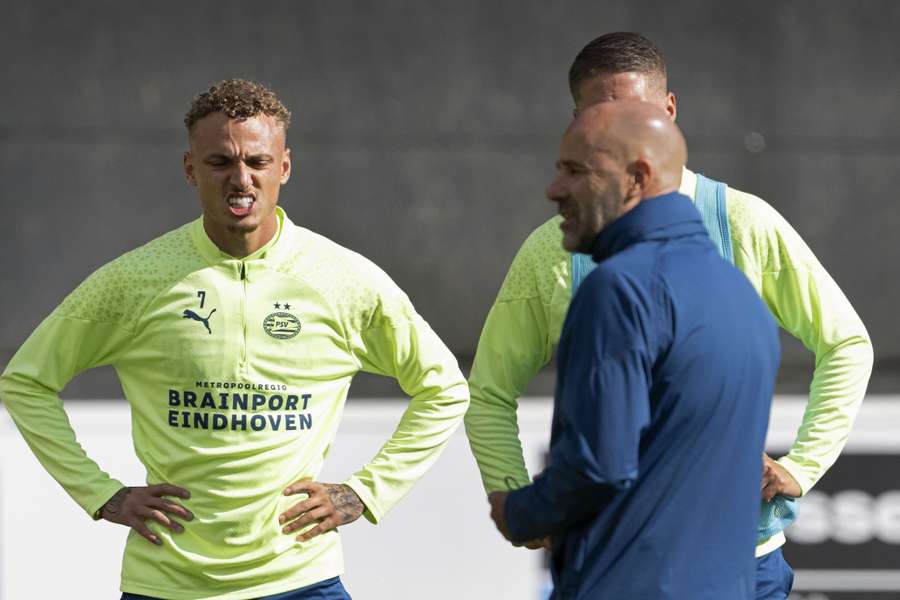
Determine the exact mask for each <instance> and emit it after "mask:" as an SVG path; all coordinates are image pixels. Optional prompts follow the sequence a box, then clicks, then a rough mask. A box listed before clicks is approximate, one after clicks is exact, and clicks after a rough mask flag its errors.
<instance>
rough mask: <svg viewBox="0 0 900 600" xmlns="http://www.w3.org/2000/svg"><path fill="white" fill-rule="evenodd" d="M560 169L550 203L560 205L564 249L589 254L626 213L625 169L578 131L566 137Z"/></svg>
mask: <svg viewBox="0 0 900 600" xmlns="http://www.w3.org/2000/svg"><path fill="white" fill-rule="evenodd" d="M556 167H557V175H556V179H554V181H553V183H551V184H550V186H549V187H548V188H547V199H548V200H550V201H551V202H555V203H556V205H557V210H558V211H559V214H560V215H561V216H562V217H563V221H562V223H560V226H559V228H560V229H561V230H562V232H563V241H562V245H563V248H565V249H566V250H567V251H569V252H582V253H585V254H589V253H590V249H591V244H592V243H593V241H594V238H596V237H597V234H598V233H600V230H602V229H603V228H604V227H606V226H607V225H609V224H610V223H611V222H613V221H615V220H616V219H617V218H619V217H620V216H621V215H622V213H623V200H624V198H625V193H624V190H625V183H626V181H625V179H626V177H627V174H626V172H625V168H624V165H622V164H621V163H620V162H619V160H617V159H616V158H615V157H613V156H612V155H611V154H608V153H605V152H599V151H597V150H595V149H593V148H591V147H590V145H589V144H588V143H587V140H586V139H585V138H584V136H583V134H581V133H580V132H578V131H577V130H576V131H569V132H567V133H566V135H565V136H564V137H563V141H562V144H561V146H560V158H559V160H558V161H557V162H556Z"/></svg>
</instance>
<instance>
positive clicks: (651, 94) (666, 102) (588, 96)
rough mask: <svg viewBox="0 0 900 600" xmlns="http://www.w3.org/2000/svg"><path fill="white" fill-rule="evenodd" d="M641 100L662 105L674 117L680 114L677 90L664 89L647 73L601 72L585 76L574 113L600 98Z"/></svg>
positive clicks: (597, 102)
mask: <svg viewBox="0 0 900 600" xmlns="http://www.w3.org/2000/svg"><path fill="white" fill-rule="evenodd" d="M616 100H639V101H641V102H647V103H649V104H655V105H656V106H658V107H660V108H661V109H663V110H664V111H666V113H668V115H669V118H671V119H672V120H673V121H674V120H675V117H676V115H677V111H676V105H675V94H673V93H672V92H663V91H661V90H660V89H659V88H657V87H655V86H654V85H653V82H651V81H650V78H649V77H647V75H645V74H644V73H638V72H634V71H628V72H624V73H600V74H599V75H596V76H594V77H591V78H590V79H587V80H585V81H584V82H583V83H582V84H581V86H579V88H578V98H577V99H576V100H575V111H574V114H575V115H576V116H577V115H578V113H579V112H580V111H582V110H584V109H585V108H586V107H588V106H591V105H593V104H599V103H600V102H615V101H616Z"/></svg>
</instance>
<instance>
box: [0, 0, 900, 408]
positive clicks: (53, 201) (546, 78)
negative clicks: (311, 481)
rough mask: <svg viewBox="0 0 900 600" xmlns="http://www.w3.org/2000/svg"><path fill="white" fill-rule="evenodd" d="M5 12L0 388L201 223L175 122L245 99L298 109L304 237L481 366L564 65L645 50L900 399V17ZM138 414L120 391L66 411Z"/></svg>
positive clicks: (712, 12)
mask: <svg viewBox="0 0 900 600" xmlns="http://www.w3.org/2000/svg"><path fill="white" fill-rule="evenodd" d="M0 7H2V13H3V15H4V17H3V21H2V25H0V53H2V56H3V57H4V60H3V61H2V64H0V74H2V78H0V81H2V82H3V83H4V86H3V88H4V89H3V94H2V100H0V103H2V107H3V110H2V111H0V178H2V185H0V203H2V208H3V215H2V219H0V276H2V290H3V293H2V294H0V314H2V320H0V366H3V365H5V364H6V362H7V361H8V360H9V358H10V357H11V356H12V354H13V353H14V352H15V350H16V348H17V347H18V346H19V345H20V344H21V343H22V341H24V339H25V338H26V337H27V335H28V334H29V332H30V331H31V330H32V329H33V328H34V327H35V326H36V325H37V324H38V323H39V322H40V320H41V319H42V318H43V317H44V316H45V315H46V314H47V313H49V312H50V311H51V310H52V309H53V307H55V306H56V305H57V304H58V303H59V302H60V300H61V299H62V298H63V297H64V296H65V294H66V293H67V292H68V291H70V290H71V289H72V288H73V287H74V286H75V285H77V284H78V282H80V281H81V280H82V279H83V278H84V277H86V276H87V275H88V274H89V273H90V272H92V271H93V270H94V269H96V268H97V267H99V266H100V265H101V264H103V263H105V262H107V261H109V260H111V259H112V258H114V257H116V256H118V255H119V254H121V253H122V252H124V251H126V250H128V249H130V248H133V247H135V246H137V245H140V244H142V243H144V242H146V241H149V240H150V239H152V238H154V237H156V236H158V235H160V234H162V233H164V232H165V231H168V230H170V229H172V228H174V227H177V226H179V225H181V224H182V223H184V222H186V221H188V220H191V219H193V218H195V217H196V216H197V215H198V214H199V206H198V203H197V200H196V198H195V195H194V190H193V189H192V188H189V187H188V186H187V185H186V184H185V182H184V177H183V175H182V173H181V157H182V152H183V150H184V149H185V148H186V136H185V131H184V127H183V125H182V118H183V115H184V113H185V111H186V110H187V107H188V104H189V103H190V101H191V98H192V97H193V96H194V95H195V94H196V93H198V92H200V91H202V90H204V89H205V88H206V87H207V86H208V85H209V84H210V83H211V82H214V81H216V80H219V79H222V78H225V77H230V76H240V77H245V78H251V79H256V80H259V81H262V82H265V83H268V84H269V85H271V86H272V87H273V88H274V90H275V91H276V92H277V93H278V94H279V95H280V97H281V98H282V100H283V101H284V102H285V103H286V104H287V105H288V106H289V107H290V108H291V109H292V110H293V113H294V124H293V125H292V128H291V131H290V136H289V145H290V146H291V147H292V149H293V157H294V175H293V177H292V179H291V181H290V183H289V185H288V186H287V187H286V188H285V189H283V191H282V196H281V203H282V205H283V206H284V207H285V208H286V209H287V211H288V213H289V214H290V216H291V217H292V219H293V220H294V221H295V222H297V223H299V224H302V225H304V226H306V227H309V228H311V229H313V230H315V231H318V232H320V233H323V234H325V235H326V236H329V237H331V238H332V239H334V240H336V241H337V242H339V243H341V244H343V245H345V246H348V247H350V248H352V249H354V250H356V251H358V252H361V253H362V254H364V255H365V256H368V257H369V258H371V259H372V260H374V261H375V262H376V263H378V264H379V265H381V266H382V267H383V268H384V269H385V270H386V271H387V272H388V273H389V274H390V275H391V276H392V277H393V278H394V279H395V280H396V281H397V282H398V283H399V284H400V285H401V287H403V288H404V289H405V290H406V291H407V292H408V293H409V295H410V296H411V297H412V299H413V301H414V303H415V304H416V306H417V308H418V309H419V311H420V312H421V313H422V314H423V315H424V316H425V317H426V319H428V321H429V322H430V323H431V324H432V325H433V327H434V328H435V329H436V330H437V332H438V333H439V334H440V335H441V336H442V337H443V338H444V340H445V341H446V342H447V343H448V345H449V346H450V347H451V348H452V349H453V351H454V352H455V353H456V354H457V356H458V357H459V359H460V361H461V362H462V363H463V364H464V365H465V364H466V363H468V362H469V361H470V360H471V358H472V355H473V354H474V350H475V344H476V341H477V339H478V334H479V332H480V329H481V325H482V322H483V320H484V317H485V315H486V313H487V310H488V308H489V306H490V304H491V302H492V301H493V298H494V295H495V294H496V291H497V289H498V287H499V285H500V283H501V281H502V278H503V275H504V273H505V272H506V269H507V267H508V265H509V262H510V260H511V259H512V257H513V255H514V253H515V251H516V250H517V248H518V247H519V245H520V244H521V242H522V241H523V240H524V238H525V237H526V235H527V234H528V233H529V232H530V231H531V230H532V229H533V228H534V227H535V226H537V225H539V224H540V223H542V222H543V221H544V220H545V219H547V218H548V217H550V216H551V215H552V214H553V210H554V209H553V206H552V205H551V204H550V203H548V202H546V201H545V200H544V199H543V191H544V189H545V187H546V185H547V184H548V183H549V182H550V180H551V179H552V177H553V175H554V167H553V162H554V160H555V158H556V151H557V147H558V141H559V138H560V135H561V133H562V131H563V129H564V128H565V126H566V125H567V123H568V122H569V121H570V118H571V110H572V101H571V99H570V97H569V94H568V87H567V82H566V74H567V71H568V67H569V65H570V63H571V61H572V59H573V58H574V56H575V54H576V53H577V52H578V51H579V50H580V49H581V48H582V46H583V45H584V44H585V43H587V42H588V41H589V40H590V39H592V38H593V37H595V36H597V35H599V34H602V33H605V32H609V31H615V30H637V31H640V32H642V33H644V34H646V35H648V36H649V37H650V38H651V39H653V40H654V41H655V42H656V43H657V44H658V45H660V46H661V47H662V49H663V51H664V52H665V53H666V55H667V58H668V62H669V73H670V87H671V89H672V90H674V91H675V93H676V94H677V97H678V107H679V113H678V123H679V124H680V125H681V127H682V128H683V129H684V131H685V134H686V136H687V138H688V141H689V145H690V153H691V154H690V162H689V166H690V167H691V168H693V169H694V170H697V171H701V172H703V173H705V174H707V175H709V176H711V177H714V178H717V179H720V180H724V181H727V182H728V183H729V184H730V185H732V186H733V187H736V188H739V189H742V190H745V191H750V192H752V193H755V194H757V195H759V196H761V197H762V198H764V199H766V200H767V201H769V202H770V203H771V204H772V205H773V206H775V207H776V208H777V209H778V210H779V211H780V212H781V213H782V214H783V215H784V216H785V217H787V219H788V220H789V221H790V222H791V223H792V224H793V225H794V227H795V228H796V229H797V230H798V231H799V232H800V234H801V235H802V236H803V237H804V238H805V239H806V241H807V242H808V243H809V245H810V246H811V247H812V248H813V250H814V251H815V253H816V254H817V255H818V257H819V259H820V260H821V262H822V263H824V265H825V266H826V268H827V269H828V270H829V271H830V272H831V273H832V275H833V276H834V278H835V279H836V280H837V281H838V283H839V284H840V285H841V286H842V288H843V290H844V292H845V293H846V294H847V296H848V297H849V298H850V299H851V301H852V302H853V304H854V306H855V307H856V309H857V310H858V312H859V313H860V315H861V316H862V318H863V320H864V321H865V323H866V324H867V326H868V328H869V331H870V333H871V335H872V338H873V340H874V343H875V349H876V357H877V365H876V376H875V379H874V380H873V388H872V389H873V390H878V389H885V388H890V389H889V390H888V391H896V389H897V388H900V385H897V384H896V382H897V381H898V380H900V377H897V376H896V374H897V373H898V370H900V336H898V335H897V334H898V332H900V328H898V323H897V317H896V310H897V309H896V307H897V305H898V302H900V278H898V277H897V276H896V273H897V265H898V262H900V260H898V259H900V250H898V245H897V243H896V238H897V233H898V231H897V229H898V225H900V205H898V202H897V199H896V197H895V195H896V193H897V190H898V189H900V116H898V114H900V69H898V68H897V66H898V64H900V42H898V36H897V31H900V3H896V2H893V1H889V0H885V1H871V2H853V3H850V2H839V1H829V2H823V1H818V2H812V1H795V2H790V3H785V2H752V3H751V2H731V1H726V2H722V1H712V0H709V1H707V0H685V1H682V2H677V3H673V2H664V1H658V0H648V1H645V2H633V1H631V0H611V1H605V2H604V1H595V2H564V1H559V2H552V3H551V2H530V3H523V2H466V1H459V0H456V1H453V2H396V1H384V0H383V1H379V2H340V1H330V2H288V1H281V2H278V1H273V2H267V3H252V2H240V3H239V2H221V1H218V2H211V1H196V2H180V3H173V2H154V3H143V2H133V1H116V2H85V3H64V2H11V1H4V2H0ZM784 365H785V368H784V373H783V375H784V376H783V378H782V384H781V388H782V391H784V390H785V389H786V388H789V387H791V386H792V385H793V386H794V387H799V388H800V391H802V388H803V387H805V386H806V385H807V383H808V381H809V374H810V372H811V367H812V358H811V354H809V353H808V352H807V351H806V350H804V349H803V348H802V347H801V346H800V345H799V344H797V343H793V342H788V343H787V344H786V347H785V352H784ZM551 379H552V378H551V377H545V379H544V380H543V383H541V382H538V384H537V387H536V388H535V389H536V391H537V392H538V393H546V392H547V391H548V390H549V389H551V388H550V380H551ZM361 385H362V388H357V389H358V390H359V389H362V392H363V393H365V394H369V395H370V394H372V393H378V392H379V391H380V390H382V389H383V388H380V387H379V385H380V384H378V383H377V382H372V381H368V380H364V381H363V382H362V384H361ZM794 391H796V390H794ZM120 393H121V392H120V391H119V388H118V386H117V384H116V383H115V380H114V378H113V377H111V376H110V375H109V374H102V373H101V374H100V375H93V376H87V377H82V378H80V379H78V380H76V381H75V382H74V383H73V384H72V385H71V386H70V388H69V389H68V391H67V394H68V395H69V396H70V397H118V396H119V395H120ZM386 393H390V392H386ZM357 394H359V392H357Z"/></svg>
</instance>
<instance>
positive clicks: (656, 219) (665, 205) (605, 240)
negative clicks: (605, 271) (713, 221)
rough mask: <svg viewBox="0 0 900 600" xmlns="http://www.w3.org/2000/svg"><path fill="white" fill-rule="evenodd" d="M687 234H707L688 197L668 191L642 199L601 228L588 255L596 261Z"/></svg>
mask: <svg viewBox="0 0 900 600" xmlns="http://www.w3.org/2000/svg"><path fill="white" fill-rule="evenodd" d="M690 235H703V236H706V235H707V234H706V229H705V228H704V227H703V220H702V219H701V218H700V213H699V212H697V209H696V208H695V207H694V204H693V202H691V199H690V198H688V197H687V196H685V195H683V194H680V193H678V192H672V193H670V194H663V195H661V196H654V197H653V198H647V199H645V200H642V201H641V202H640V203H639V204H638V205H637V206H635V207H634V208H633V209H631V210H630V211H628V212H627V213H625V214H624V215H622V216H621V217H619V218H618V219H616V220H615V221H613V222H612V223H610V224H609V225H607V226H606V227H604V228H603V229H602V230H601V231H600V233H599V234H597V237H596V238H594V242H593V244H592V245H591V255H592V256H593V258H594V261H595V262H600V261H602V260H606V259H607V258H609V257H610V256H612V255H614V254H616V253H617V252H621V251H622V250H624V249H625V248H627V247H629V246H631V245H633V244H637V243H639V242H644V241H649V240H665V239H674V238H678V237H684V236H690Z"/></svg>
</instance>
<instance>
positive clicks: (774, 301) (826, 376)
mask: <svg viewBox="0 0 900 600" xmlns="http://www.w3.org/2000/svg"><path fill="white" fill-rule="evenodd" d="M728 201H729V204H728V211H729V221H730V225H731V234H732V238H733V247H734V249H735V265H736V266H738V268H740V269H741V270H742V271H743V272H744V273H745V274H746V275H747V276H748V277H749V278H750V280H751V281H752V282H753V284H754V286H755V287H756V288H757V291H759V293H760V295H761V296H762V298H763V300H764V301H765V302H766V304H767V305H768V307H769V310H771V312H772V314H773V315H774V317H775V319H776V320H777V321H778V324H779V325H780V326H781V327H782V328H784V329H785V330H786V331H787V332H788V333H790V334H791V335H793V336H795V337H796V338H798V339H799V340H800V341H801V342H803V345H804V346H806V348H808V349H809V350H810V351H811V352H813V353H814V354H815V356H816V361H815V373H814V374H813V379H812V384H811V385H810V392H809V402H808V404H807V406H806V410H805V412H804V415H803V421H802V424H801V426H800V429H799V431H798V432H797V437H796V439H795V441H794V443H793V445H792V446H791V449H790V452H789V453H788V455H787V456H785V457H783V458H781V459H779V462H780V463H781V464H782V465H783V466H784V467H785V468H786V469H787V470H788V471H789V472H790V473H791V475H792V476H793V477H794V478H795V479H796V480H797V482H798V483H799V484H800V487H801V489H802V490H803V493H804V494H805V493H806V492H807V491H809V489H810V488H811V487H812V486H813V485H815V483H816V482H817V481H818V480H819V478H821V477H822V475H824V474H825V472H826V471H827V470H828V468H829V467H831V465H832V464H834V461H835V460H837V457H838V455H839V454H840V452H841V450H842V449H843V447H844V444H845V443H846V441H847V437H848V435H849V433H850V429H851V427H852V425H853V421H854V419H855V418H856V414H857V412H858V411H859V406H860V404H861V402H862V399H863V396H864V395H865V392H866V386H867V385H868V381H869V375H870V374H871V371H872V344H871V341H870V339H869V335H868V333H867V332H866V328H865V326H864V325H863V323H862V321H861V320H860V318H859V316H857V314H856V312H855V311H854V310H853V307H852V306H851V305H850V302H849V301H848V300H847V298H846V296H844V294H843V292H841V290H840V288H839V287H838V285H837V284H836V283H835V281H834V280H833V279H832V278H831V276H830V275H829V274H828V272H827V271H825V269H824V268H823V267H822V265H821V264H820V263H819V261H818V260H817V259H816V257H815V255H814V254H813V253H812V251H811V250H810V248H809V247H808V246H807V245H806V243H805V242H804V241H803V239H802V238H801V237H800V236H799V235H798V234H797V233H796V232H795V231H794V230H793V228H792V227H791V226H790V225H789V224H788V223H787V221H785V220H784V218H782V217H781V215H779V214H778V213H777V212H776V211H775V209H773V208H772V207H771V206H769V205H768V204H766V203H765V202H763V201H762V200H760V199H759V198H756V197H754V196H750V195H748V194H743V193H741V192H736V191H734V190H730V189H729V198H728Z"/></svg>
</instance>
